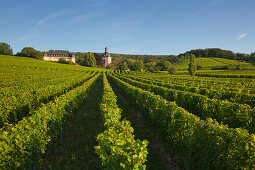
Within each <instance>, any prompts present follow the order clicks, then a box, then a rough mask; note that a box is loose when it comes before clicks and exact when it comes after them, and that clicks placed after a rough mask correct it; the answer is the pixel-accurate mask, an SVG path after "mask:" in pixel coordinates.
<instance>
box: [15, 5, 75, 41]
mask: <svg viewBox="0 0 255 170" xmlns="http://www.w3.org/2000/svg"><path fill="white" fill-rule="evenodd" d="M69 13H70V11H69V10H61V11H58V12H54V13H52V14H50V15H48V16H46V17H43V18H41V19H39V20H38V21H37V22H36V23H35V24H34V25H32V26H31V27H30V28H29V29H28V30H27V32H26V33H25V34H24V35H23V36H21V37H20V38H18V39H17V40H16V41H14V42H13V44H16V43H19V42H24V41H27V40H30V39H33V38H36V37H37V36H39V32H38V29H39V28H40V26H42V25H45V24H47V22H48V21H49V20H52V19H55V18H58V17H62V16H65V15H68V14H69Z"/></svg>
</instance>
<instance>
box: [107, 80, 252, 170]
mask: <svg viewBox="0 0 255 170" xmlns="http://www.w3.org/2000/svg"><path fill="white" fill-rule="evenodd" d="M110 80H111V81H112V82H113V83H114V84H115V85H116V87H118V89H119V91H120V92H121V93H122V94H123V95H124V96H125V97H126V98H127V99H128V101H129V102H130V103H131V104H132V105H134V106H135V107H136V108H137V109H138V110H139V111H140V112H141V113H142V114H143V117H144V118H145V120H147V122H148V123H149V124H150V125H151V126H152V127H153V129H154V130H155V132H156V133H157V134H158V135H159V136H160V137H161V139H162V140H163V142H164V143H165V144H166V147H167V148H168V150H169V152H170V153H172V154H175V155H176V159H178V160H180V161H183V162H187V163H188V164H189V167H190V168H191V169H245V168H247V169H252V168H255V164H254V162H255V155H254V153H255V136H254V135H253V134H252V135H250V134H249V133H248V131H247V130H245V129H240V128H236V129H232V128H228V127H227V126H225V125H223V124H219V123H218V122H217V121H214V120H212V119H211V118H208V119H206V120H200V118H199V117H197V116H195V115H193V114H191V113H189V112H187V111H185V110H184V109H182V108H180V107H178V106H177V105H176V104H175V103H173V102H169V101H167V100H165V99H163V98H162V97H161V96H158V95H154V94H153V93H151V92H148V91H144V90H142V89H139V88H137V87H134V86H132V85H130V84H128V83H126V82H124V81H122V80H120V79H118V78H117V77H114V76H110Z"/></svg>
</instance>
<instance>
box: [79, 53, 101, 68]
mask: <svg viewBox="0 0 255 170" xmlns="http://www.w3.org/2000/svg"><path fill="white" fill-rule="evenodd" d="M81 65H83V66H87V67H96V66H97V64H96V59H95V56H94V54H93V53H91V52H89V53H87V54H86V55H85V58H84V60H83V62H82V63H81Z"/></svg>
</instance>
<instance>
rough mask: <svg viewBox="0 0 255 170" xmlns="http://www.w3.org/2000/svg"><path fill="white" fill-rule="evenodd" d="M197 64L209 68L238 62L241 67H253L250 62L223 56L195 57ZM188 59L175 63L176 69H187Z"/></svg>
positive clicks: (233, 64) (234, 64)
mask: <svg viewBox="0 0 255 170" xmlns="http://www.w3.org/2000/svg"><path fill="white" fill-rule="evenodd" d="M196 62H197V64H199V65H200V66H202V69H211V68H213V67H223V66H230V67H235V66H236V65H238V64H240V65H241V68H242V69H255V66H253V65H252V64H251V63H245V62H240V61H236V60H229V59H224V58H196ZM188 65H189V60H184V61H183V62H181V63H178V64H176V65H175V68H176V70H187V69H188V67H189V66H188Z"/></svg>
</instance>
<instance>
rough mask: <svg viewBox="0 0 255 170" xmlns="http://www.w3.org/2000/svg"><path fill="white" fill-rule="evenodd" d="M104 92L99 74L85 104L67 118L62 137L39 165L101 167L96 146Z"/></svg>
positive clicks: (70, 167)
mask: <svg viewBox="0 0 255 170" xmlns="http://www.w3.org/2000/svg"><path fill="white" fill-rule="evenodd" d="M102 93H103V84H102V79H101V78H100V79H99V80H97V82H96V84H95V85H94V87H92V89H91V91H90V93H89V95H88V98H87V99H86V100H85V102H84V103H83V104H82V106H81V107H80V108H79V109H78V111H76V112H75V113H73V114H72V116H71V117H70V119H69V120H67V122H66V124H65V127H63V133H62V137H61V136H60V137H59V138H58V139H57V140H56V141H52V145H51V146H50V147H49V149H48V151H46V154H45V157H44V159H43V160H41V161H42V162H41V165H40V167H39V168H37V169H93V170H94V169H101V160H100V159H99V157H98V156H97V155H96V154H95V150H94V146H96V145H97V142H96V136H97V135H98V134H99V133H101V132H102V131H103V125H104V123H103V120H102V116H101V115H100V112H101V111H100V107H99V103H100V102H101V100H102ZM61 138H62V139H61Z"/></svg>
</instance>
